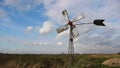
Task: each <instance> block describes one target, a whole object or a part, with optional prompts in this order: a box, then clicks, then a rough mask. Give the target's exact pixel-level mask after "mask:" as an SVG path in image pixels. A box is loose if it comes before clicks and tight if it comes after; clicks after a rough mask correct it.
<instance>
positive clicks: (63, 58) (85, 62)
mask: <svg viewBox="0 0 120 68" xmlns="http://www.w3.org/2000/svg"><path fill="white" fill-rule="evenodd" d="M69 58H70V57H69V55H15V54H14V55H10V54H0V68H120V67H110V66H105V65H102V64H101V63H102V62H103V61H105V60H107V59H110V58H120V55H116V54H108V55H107V54H84V55H74V61H73V66H71V64H70V59H69Z"/></svg>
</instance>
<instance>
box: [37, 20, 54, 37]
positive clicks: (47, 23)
mask: <svg viewBox="0 0 120 68" xmlns="http://www.w3.org/2000/svg"><path fill="white" fill-rule="evenodd" d="M53 28H54V25H53V23H52V22H50V21H45V22H44V23H43V26H42V28H40V29H39V33H40V34H41V35H47V34H48V33H50V32H51V31H52V30H53Z"/></svg>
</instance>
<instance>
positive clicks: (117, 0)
mask: <svg viewBox="0 0 120 68" xmlns="http://www.w3.org/2000/svg"><path fill="white" fill-rule="evenodd" d="M65 9H66V10H67V11H68V14H69V18H70V20H72V19H73V18H75V17H77V16H79V15H80V14H84V16H85V18H84V19H82V20H79V21H77V22H75V23H78V24H79V23H89V22H93V21H94V20H95V19H105V21H104V23H105V25H106V26H105V27H104V26H96V25H94V24H85V25H79V26H77V30H78V32H79V36H78V37H77V38H76V39H74V50H75V53H80V54H83V53H117V52H120V19H119V18H120V0H0V53H17V54H61V53H67V52H68V43H69V29H68V30H66V31H64V32H62V33H60V34H57V32H56V28H58V27H60V26H63V25H65V24H67V22H66V21H65V19H64V17H63V15H62V13H61V12H62V11H63V10H65Z"/></svg>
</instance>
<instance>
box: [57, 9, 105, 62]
mask: <svg viewBox="0 0 120 68" xmlns="http://www.w3.org/2000/svg"><path fill="white" fill-rule="evenodd" d="M62 14H63V16H64V18H65V20H66V21H67V24H65V25H63V26H61V27H59V28H57V33H58V34H59V33H61V32H63V31H65V30H67V29H69V28H70V34H69V47H68V54H69V55H70V57H71V58H70V59H71V62H72V61H73V55H74V43H73V41H74V39H75V38H77V37H78V36H79V33H78V31H77V28H76V25H82V24H95V25H98V26H105V25H104V23H103V21H104V19H96V20H94V21H93V23H80V24H74V22H76V21H78V20H81V19H83V18H85V16H84V15H83V14H81V15H79V16H78V17H76V18H74V19H73V20H69V16H68V13H67V10H63V11H62Z"/></svg>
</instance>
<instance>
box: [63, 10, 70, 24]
mask: <svg viewBox="0 0 120 68" xmlns="http://www.w3.org/2000/svg"><path fill="white" fill-rule="evenodd" d="M62 14H63V16H64V18H65V20H66V21H67V23H68V22H69V16H68V12H67V10H63V11H62Z"/></svg>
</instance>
